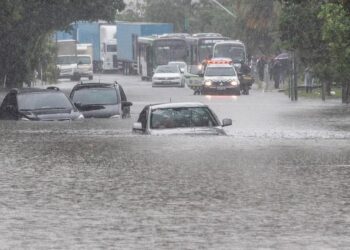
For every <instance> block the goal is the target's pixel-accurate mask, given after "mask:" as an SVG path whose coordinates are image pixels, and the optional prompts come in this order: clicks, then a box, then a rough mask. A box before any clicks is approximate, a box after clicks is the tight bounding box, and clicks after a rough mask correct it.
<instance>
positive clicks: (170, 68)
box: [156, 65, 180, 73]
mask: <svg viewBox="0 0 350 250" xmlns="http://www.w3.org/2000/svg"><path fill="white" fill-rule="evenodd" d="M179 71H180V70H179V68H178V67H177V66H176V65H173V66H164V67H158V68H157V69H156V73H179Z"/></svg>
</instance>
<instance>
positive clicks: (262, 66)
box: [256, 56, 266, 81]
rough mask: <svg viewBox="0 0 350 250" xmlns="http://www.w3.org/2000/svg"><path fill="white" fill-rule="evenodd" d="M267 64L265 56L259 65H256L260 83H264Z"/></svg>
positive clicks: (261, 58) (260, 59)
mask: <svg viewBox="0 0 350 250" xmlns="http://www.w3.org/2000/svg"><path fill="white" fill-rule="evenodd" d="M265 64H266V60H265V58H264V56H262V57H260V58H259V60H258V62H257V64H256V68H257V71H258V76H259V80H260V81H264V69H265Z"/></svg>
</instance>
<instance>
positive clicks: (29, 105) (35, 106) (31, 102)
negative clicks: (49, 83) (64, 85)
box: [18, 92, 72, 110]
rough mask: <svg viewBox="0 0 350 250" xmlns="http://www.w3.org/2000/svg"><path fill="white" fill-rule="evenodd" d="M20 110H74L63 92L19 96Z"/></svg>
mask: <svg viewBox="0 0 350 250" xmlns="http://www.w3.org/2000/svg"><path fill="white" fill-rule="evenodd" d="M18 108H19V110H40V109H72V104H71V102H70V101H69V100H68V98H67V97H66V96H65V95H64V94H63V93H62V92H34V93H25V94H20V95H18Z"/></svg>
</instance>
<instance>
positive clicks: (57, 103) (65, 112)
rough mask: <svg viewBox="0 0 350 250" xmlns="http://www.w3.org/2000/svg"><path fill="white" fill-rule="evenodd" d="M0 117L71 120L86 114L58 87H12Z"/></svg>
mask: <svg viewBox="0 0 350 250" xmlns="http://www.w3.org/2000/svg"><path fill="white" fill-rule="evenodd" d="M0 119H3V120H26V121H29V120H32V121H71V120H81V119H84V116H83V115H82V114H81V113H80V112H79V111H78V110H77V109H76V107H74V105H73V104H72V103H71V101H70V100H69V99H68V97H67V96H66V95H65V94H64V93H62V92H61V91H59V89H58V88H49V89H37V88H26V89H12V90H10V91H9V93H8V94H7V95H6V96H5V98H4V100H3V102H2V104H1V106H0Z"/></svg>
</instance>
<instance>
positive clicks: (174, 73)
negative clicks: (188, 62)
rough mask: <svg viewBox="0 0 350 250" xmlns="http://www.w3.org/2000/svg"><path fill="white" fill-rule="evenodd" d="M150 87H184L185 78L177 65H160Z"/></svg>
mask: <svg viewBox="0 0 350 250" xmlns="http://www.w3.org/2000/svg"><path fill="white" fill-rule="evenodd" d="M152 87H181V88H183V87H185V77H184V74H183V73H182V72H181V70H180V68H179V67H178V65H160V66H158V67H157V68H156V70H155V72H154V75H153V77H152Z"/></svg>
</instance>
